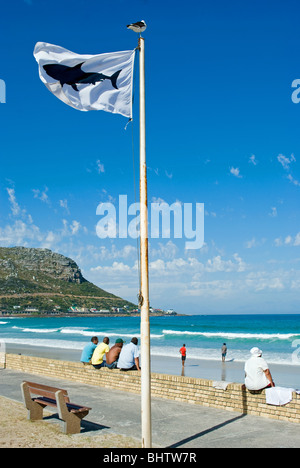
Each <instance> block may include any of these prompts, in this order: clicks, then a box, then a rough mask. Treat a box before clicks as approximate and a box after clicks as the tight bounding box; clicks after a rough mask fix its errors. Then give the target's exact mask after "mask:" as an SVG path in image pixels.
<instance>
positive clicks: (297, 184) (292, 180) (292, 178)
mask: <svg viewBox="0 0 300 468" xmlns="http://www.w3.org/2000/svg"><path fill="white" fill-rule="evenodd" d="M287 178H288V180H289V181H290V182H291V183H292V184H294V185H296V187H300V182H299V180H296V179H295V178H294V177H293V176H292V175H291V174H288V175H287Z"/></svg>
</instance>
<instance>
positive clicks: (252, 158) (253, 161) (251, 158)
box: [249, 154, 258, 166]
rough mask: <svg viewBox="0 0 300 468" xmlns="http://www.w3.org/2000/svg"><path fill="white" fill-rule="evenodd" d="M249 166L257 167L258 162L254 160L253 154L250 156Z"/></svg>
mask: <svg viewBox="0 0 300 468" xmlns="http://www.w3.org/2000/svg"><path fill="white" fill-rule="evenodd" d="M249 164H253V166H257V164H258V162H257V159H256V157H255V155H254V154H252V156H250V158H249Z"/></svg>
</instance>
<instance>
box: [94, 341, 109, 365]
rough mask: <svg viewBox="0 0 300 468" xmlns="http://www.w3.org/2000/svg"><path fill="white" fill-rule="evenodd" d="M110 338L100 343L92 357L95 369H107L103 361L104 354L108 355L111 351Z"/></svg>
mask: <svg viewBox="0 0 300 468" xmlns="http://www.w3.org/2000/svg"><path fill="white" fill-rule="evenodd" d="M108 345H109V338H108V337H107V336H106V337H105V338H103V342H102V343H100V344H99V345H98V346H97V348H96V349H95V351H94V353H93V356H92V364H93V366H94V367H95V369H100V368H101V367H105V361H103V358H104V354H106V353H108V351H109V346H108Z"/></svg>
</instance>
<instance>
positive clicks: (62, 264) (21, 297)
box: [0, 247, 136, 312]
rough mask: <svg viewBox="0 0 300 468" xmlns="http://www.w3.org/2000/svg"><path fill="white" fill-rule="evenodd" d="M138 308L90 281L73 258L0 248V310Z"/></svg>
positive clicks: (37, 250) (12, 248) (42, 250)
mask: <svg viewBox="0 0 300 468" xmlns="http://www.w3.org/2000/svg"><path fill="white" fill-rule="evenodd" d="M124 306H126V307H127V308H128V309H135V308H136V306H135V305H134V304H132V303H131V302H128V301H125V300H124V299H122V298H120V297H117V296H115V295H113V294H110V293H108V292H107V291H104V290H103V289H101V288H99V287H98V286H95V285H94V284H93V283H90V282H89V281H87V280H86V279H85V278H84V277H83V276H82V273H81V271H80V269H79V267H78V265H77V264H76V263H75V262H74V260H72V259H71V258H67V257H64V256H63V255H60V254H58V253H55V252H52V251H51V250H49V249H33V248H25V247H11V248H5V247H0V311H2V312H3V311H17V312H21V311H23V310H26V309H28V308H29V309H36V310H38V311H39V312H52V311H53V310H55V311H60V312H67V311H68V309H69V308H70V307H73V309H76V308H77V309H79V308H86V309H90V308H95V309H97V310H101V309H105V310H110V311H111V308H112V307H115V308H123V307H124Z"/></svg>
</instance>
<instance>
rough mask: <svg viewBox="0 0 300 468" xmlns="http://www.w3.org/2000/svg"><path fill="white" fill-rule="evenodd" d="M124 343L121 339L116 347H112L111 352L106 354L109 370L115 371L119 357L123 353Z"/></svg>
mask: <svg viewBox="0 0 300 468" xmlns="http://www.w3.org/2000/svg"><path fill="white" fill-rule="evenodd" d="M123 344H124V341H123V340H122V339H121V338H118V339H117V340H116V343H115V344H114V346H112V347H111V348H110V350H109V352H108V353H107V354H106V367H108V368H109V369H115V368H116V367H117V364H118V359H119V355H120V353H121V351H122V348H123Z"/></svg>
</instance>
